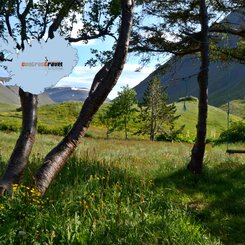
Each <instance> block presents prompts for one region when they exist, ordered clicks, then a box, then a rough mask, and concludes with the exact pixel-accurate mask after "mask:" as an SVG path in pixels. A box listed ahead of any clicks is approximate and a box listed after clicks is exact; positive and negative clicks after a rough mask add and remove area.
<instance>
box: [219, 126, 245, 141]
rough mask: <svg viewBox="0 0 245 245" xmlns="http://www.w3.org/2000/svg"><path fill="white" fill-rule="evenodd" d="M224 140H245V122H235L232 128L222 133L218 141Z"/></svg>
mask: <svg viewBox="0 0 245 245" xmlns="http://www.w3.org/2000/svg"><path fill="white" fill-rule="evenodd" d="M224 142H230V143H234V142H245V123H244V122H242V121H239V122H234V123H232V124H231V126H230V128H229V129H227V130H225V131H223V132H222V133H221V134H220V137H219V139H218V143H224Z"/></svg>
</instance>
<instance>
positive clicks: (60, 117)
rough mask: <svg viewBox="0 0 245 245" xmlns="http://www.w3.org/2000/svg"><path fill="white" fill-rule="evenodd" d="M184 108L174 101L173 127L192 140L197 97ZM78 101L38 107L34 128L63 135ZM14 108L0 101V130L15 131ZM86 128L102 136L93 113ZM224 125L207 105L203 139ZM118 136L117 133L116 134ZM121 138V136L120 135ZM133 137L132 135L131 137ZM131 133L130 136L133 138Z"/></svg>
mask: <svg viewBox="0 0 245 245" xmlns="http://www.w3.org/2000/svg"><path fill="white" fill-rule="evenodd" d="M185 103H186V111H184V110H183V106H184V102H183V101H181V102H178V103H176V107H177V113H176V114H177V115H181V116H180V118H179V119H178V120H177V122H176V128H178V127H181V126H182V125H185V128H184V131H183V136H184V137H185V138H187V139H191V140H193V139H194V138H195V134H196V123H197V107H198V105H197V100H194V101H186V102H185ZM81 106H82V103H81V102H74V101H73V102H64V103H60V104H52V105H45V106H40V107H39V109H38V129H39V132H40V133H43V134H56V135H63V134H64V133H65V132H66V130H68V129H69V125H71V124H73V123H74V122H75V120H76V118H77V116H78V114H79V112H80V109H81ZM17 108H18V107H17V106H14V105H8V104H4V103H0V129H2V130H10V131H18V130H19V129H20V127H21V118H22V114H21V112H19V111H17V110H16V109H17ZM230 119H231V121H238V120H241V118H240V117H238V116H233V115H232V116H231V117H230ZM92 126H93V127H91V128H90V132H91V133H92V134H93V135H94V136H102V137H104V136H105V129H104V128H103V126H102V125H100V123H99V121H98V118H97V116H95V118H94V121H93V123H92ZM226 128H227V114H226V112H225V111H224V110H221V109H219V108H216V107H214V106H209V112H208V132H207V138H209V139H214V138H217V137H218V136H219V134H220V133H221V132H222V131H224V130H225V129H226ZM118 135H119V136H118ZM120 135H121V134H120V133H119V134H118V133H115V134H113V136H112V137H115V136H116V137H120V138H121V136H120ZM122 137H123V136H122ZM132 137H133V136H132ZM135 137H136V136H134V137H133V138H135Z"/></svg>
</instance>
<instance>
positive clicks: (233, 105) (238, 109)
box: [220, 98, 245, 119]
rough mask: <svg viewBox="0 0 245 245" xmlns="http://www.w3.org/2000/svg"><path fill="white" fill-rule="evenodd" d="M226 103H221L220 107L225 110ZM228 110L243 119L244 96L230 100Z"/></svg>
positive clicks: (244, 109) (244, 110) (244, 108)
mask: <svg viewBox="0 0 245 245" xmlns="http://www.w3.org/2000/svg"><path fill="white" fill-rule="evenodd" d="M227 107H228V105H227V103H226V104H224V105H222V106H221V107H220V109H222V110H224V111H227ZM230 111H231V113H232V114H234V115H236V116H239V117H241V118H244V119H245V98H244V99H240V100H233V101H231V102H230Z"/></svg>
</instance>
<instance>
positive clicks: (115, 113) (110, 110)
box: [100, 85, 137, 139]
mask: <svg viewBox="0 0 245 245" xmlns="http://www.w3.org/2000/svg"><path fill="white" fill-rule="evenodd" d="M136 112H137V109H136V92H135V91H134V90H133V89H130V88H129V87H128V85H127V86H124V87H122V91H120V92H118V97H117V98H116V99H114V100H113V101H112V102H111V104H110V105H109V106H107V108H106V109H105V110H104V112H102V113H101V114H100V121H101V122H102V123H103V124H104V125H105V126H106V128H107V138H108V137H109V134H110V133H112V132H113V131H114V130H116V129H117V130H123V131H124V135H125V139H128V133H129V131H130V130H129V127H130V124H132V122H133V118H134V116H135V113H136Z"/></svg>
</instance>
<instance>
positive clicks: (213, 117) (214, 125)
mask: <svg viewBox="0 0 245 245" xmlns="http://www.w3.org/2000/svg"><path fill="white" fill-rule="evenodd" d="M183 106H184V102H178V103H176V107H177V114H178V115H181V117H180V118H179V119H178V121H177V126H181V125H183V124H184V125H185V129H184V134H185V135H186V136H189V137H191V138H194V137H195V133H196V132H195V125H196V124H197V109H198V104H197V101H186V108H187V110H186V111H183ZM230 119H231V120H232V121H237V120H240V118H239V117H237V116H233V115H232V116H231V118H230ZM226 128H227V114H226V112H225V111H223V110H221V109H219V108H217V107H214V106H209V107H208V127H207V131H208V132H207V138H216V137H218V136H219V134H220V133H221V132H222V131H223V130H225V129H226Z"/></svg>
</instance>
